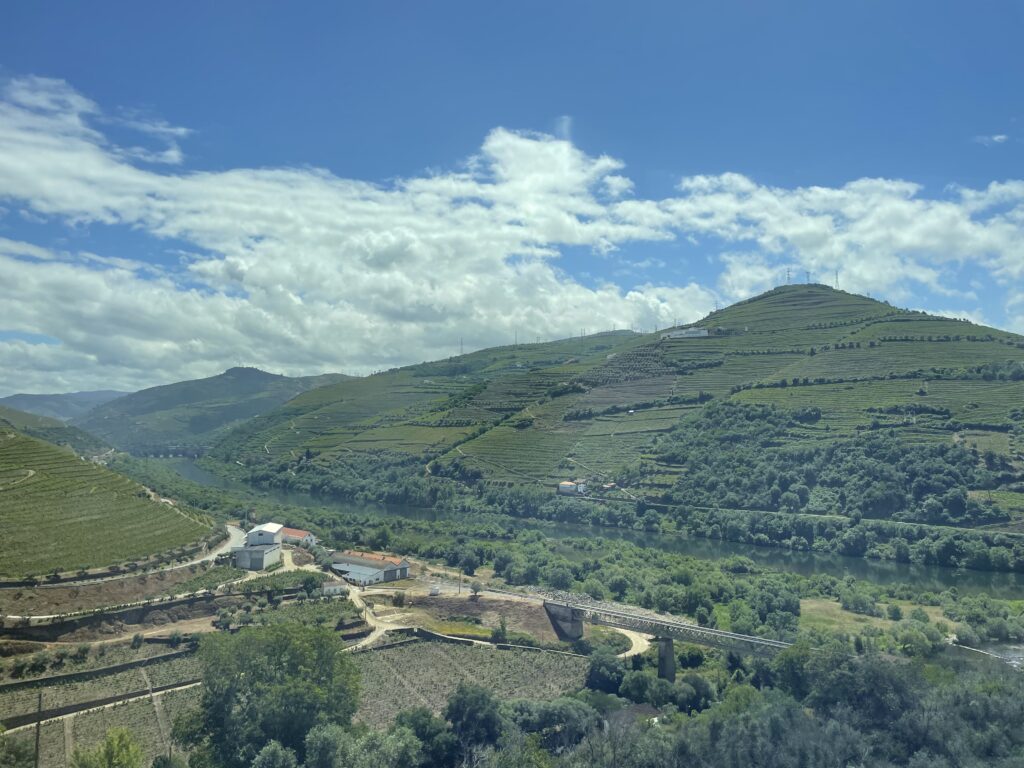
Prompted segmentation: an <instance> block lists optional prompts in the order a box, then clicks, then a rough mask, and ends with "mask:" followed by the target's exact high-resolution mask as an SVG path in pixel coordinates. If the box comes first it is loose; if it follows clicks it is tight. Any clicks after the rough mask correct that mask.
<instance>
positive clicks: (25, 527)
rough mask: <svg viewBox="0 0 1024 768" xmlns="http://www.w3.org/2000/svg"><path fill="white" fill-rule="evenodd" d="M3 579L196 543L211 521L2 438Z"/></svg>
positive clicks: (52, 453) (78, 463)
mask: <svg viewBox="0 0 1024 768" xmlns="http://www.w3.org/2000/svg"><path fill="white" fill-rule="evenodd" d="M0 509H2V510H3V522H4V535H3V537H0V575H2V576H21V575H27V574H44V573H47V572H49V571H51V570H58V571H73V570H76V569H79V568H93V567H97V566H107V565H111V564H114V563H118V562H123V561H126V560H134V559H138V558H144V557H148V556H150V555H153V554H156V553H158V552H164V551H167V550H170V549H173V548H175V547H180V546H182V545H184V544H188V543H190V542H194V541H195V540H197V539H198V538H200V537H202V536H203V535H204V534H206V533H208V532H209V530H210V526H209V524H208V522H207V521H206V520H205V519H200V518H199V517H198V516H197V517H195V518H193V517H190V516H188V515H186V514H185V513H183V512H181V511H179V510H178V509H176V508H173V507H170V506H168V505H165V504H158V503H156V502H153V501H150V500H149V499H148V498H147V497H146V492H145V490H144V489H142V488H141V487H140V486H139V485H137V484H135V483H133V482H132V481H130V480H128V479H127V478H124V477H122V476H120V475H117V474H115V473H113V472H110V471H109V470H106V469H104V468H102V467H98V466H96V465H94V464H91V463H89V462H86V461H83V460H81V459H79V458H77V457H76V456H74V455H73V454H71V453H69V452H66V451H63V450H61V449H59V448H56V447H55V446H52V445H50V444H48V443H44V442H42V441H40V440H35V439H33V438H30V437H25V436H23V435H20V434H18V433H16V432H2V431H0Z"/></svg>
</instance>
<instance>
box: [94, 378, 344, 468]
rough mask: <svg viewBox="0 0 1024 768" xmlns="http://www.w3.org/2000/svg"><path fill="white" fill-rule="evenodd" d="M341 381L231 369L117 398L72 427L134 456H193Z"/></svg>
mask: <svg viewBox="0 0 1024 768" xmlns="http://www.w3.org/2000/svg"><path fill="white" fill-rule="evenodd" d="M344 378H345V377H343V376H341V374H325V375H323V376H308V377H304V378H289V377H286V376H278V375H275V374H271V373H266V372H264V371H260V370H257V369H254V368H232V369H230V370H228V371H225V372H224V373H222V374H219V375H218V376H212V377H210V378H207V379H197V380H195V381H181V382H177V383H175V384H168V385H166V386H161V387H152V388H150V389H144V390H142V391H140V392H135V393H133V394H130V395H125V396H124V397H119V398H117V399H115V400H111V401H110V402H108V403H105V404H104V405H101V406H99V407H98V408H96V409H94V410H93V411H91V412H90V413H89V414H88V415H87V416H85V417H84V418H83V419H81V420H79V421H77V422H76V424H78V425H79V426H81V427H82V428H83V429H85V430H87V431H89V432H91V433H93V434H95V435H98V436H99V437H101V438H103V439H105V440H107V441H109V442H110V443H111V444H112V445H115V446H116V447H118V448H121V449H123V450H127V451H131V452H135V453H164V452H167V451H177V450H197V449H201V448H203V447H205V446H208V445H210V444H212V443H213V442H214V441H215V440H216V439H217V438H218V437H219V436H220V435H221V434H223V433H224V432H225V431H227V430H228V429H230V428H231V427H233V426H235V425H237V424H240V423H242V422H244V421H245V420H247V419H250V418H252V417H253V416H256V415H258V414H261V413H266V412H268V411H271V410H273V409H274V408H277V407H278V406H280V405H282V404H284V403H285V402H287V401H288V400H290V399H291V398H293V397H295V396H296V395H298V394H301V393H302V392H305V391H307V390H309V389H312V388H314V387H320V386H324V385H326V384H331V383H334V382H335V381H338V380H340V379H344Z"/></svg>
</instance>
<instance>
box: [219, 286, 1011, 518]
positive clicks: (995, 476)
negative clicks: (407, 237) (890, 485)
mask: <svg viewBox="0 0 1024 768" xmlns="http://www.w3.org/2000/svg"><path fill="white" fill-rule="evenodd" d="M693 328H696V329H706V330H707V332H708V335H707V336H703V337H700V336H697V337H688V338H685V337H684V338H664V337H663V336H664V335H665V333H666V332H665V331H662V332H659V333H657V334H648V335H637V334H632V333H626V332H621V333H612V334H600V335H596V336H589V337H585V338H576V339H566V340H562V341H557V342H550V343H543V344H525V345H519V346H516V347H501V348H495V349H488V350H482V351H479V352H475V353H472V354H468V355H463V356H460V357H454V358H451V359H449V360H445V361H438V362H434V363H424V364H421V365H414V366H409V367H406V368H401V369H395V370H392V371H388V372H385V373H381V374H377V375H375V376H371V377H367V378H365V379H359V380H352V381H343V382H340V383H338V384H335V385H333V386H330V387H324V388H321V389H317V390H313V391H310V392H307V393H306V394H304V395H302V396H300V397H297V398H296V399H295V400H293V401H291V402H290V403H288V404H287V405H286V406H284V407H282V408H279V409H277V410H276V411H274V412H272V413H270V414H267V415H266V416H262V417H260V418H257V419H253V420H252V421H251V422H249V423H247V424H245V425H243V426H241V427H240V428H238V429H236V430H234V431H232V432H231V433H230V434H228V435H227V436H226V437H225V438H224V439H223V440H222V441H221V442H220V443H219V444H218V445H217V446H216V447H215V448H214V450H213V451H212V455H213V456H214V457H216V458H219V459H220V460H222V461H224V462H226V463H229V464H233V463H234V462H235V461H241V462H243V463H244V464H246V465H247V473H248V479H250V480H252V481H255V482H257V483H264V484H274V485H281V486H287V487H295V488H299V489H304V490H311V491H313V492H319V493H326V494H335V495H346V494H349V495H351V494H352V493H353V492H354V491H358V492H360V493H364V494H370V495H377V496H381V495H383V496H385V497H387V498H391V499H392V500H399V499H400V498H401V497H400V496H398V495H391V496H389V495H388V494H390V493H392V491H391V489H392V488H394V487H395V483H394V481H393V480H392V481H390V482H386V483H383V484H380V483H377V484H376V487H373V486H374V485H375V484H374V482H365V478H368V477H369V478H372V477H374V476H376V477H381V476H383V474H382V473H384V474H386V473H387V472H391V471H392V470H394V469H396V468H398V467H404V471H405V472H409V471H414V472H415V471H418V472H419V473H420V474H421V475H422V469H420V470H415V467H421V468H422V467H423V466H424V465H426V464H429V467H428V469H429V471H430V472H431V473H433V474H434V475H435V476H437V475H443V476H447V477H450V478H453V479H457V480H459V481H461V482H462V483H464V484H465V483H469V484H472V485H475V486H476V487H478V488H480V489H483V490H484V491H486V489H495V490H500V489H508V488H516V487H518V488H524V489H525V488H533V489H538V491H542V492H543V493H544V494H548V495H550V494H551V493H552V489H553V487H554V485H555V483H557V482H558V481H560V480H564V479H567V478H576V477H583V478H587V479H588V480H590V485H591V487H593V486H594V485H595V481H600V482H601V483H603V482H606V481H617V482H618V483H619V485H620V486H621V485H623V484H626V485H627V486H628V490H626V491H615V492H614V493H613V494H612V495H614V496H617V497H618V498H621V499H623V500H630V501H636V500H638V499H643V500H645V501H646V502H649V503H663V502H664V503H668V504H670V505H673V506H675V505H680V504H700V505H702V506H716V505H719V506H723V507H731V508H736V509H742V510H763V511H771V512H777V511H782V506H781V505H780V502H779V500H778V498H777V497H773V498H772V501H771V504H769V505H767V506H765V505H761V504H760V502H759V499H761V496H760V494H759V493H754V492H753V491H751V492H750V493H749V494H744V493H742V492H740V493H733V494H731V495H730V496H729V500H728V503H726V501H725V495H726V494H725V493H724V492H723V493H721V494H717V495H716V494H715V493H710V495H709V493H708V492H707V491H706V490H702V491H700V492H699V493H698V492H697V490H696V489H694V488H692V487H691V486H688V485H687V482H686V481H685V480H684V479H683V478H684V476H685V475H686V472H687V467H686V466H685V465H684V464H683V463H680V461H678V460H677V459H676V458H674V456H675V455H678V454H679V450H678V448H679V446H678V441H679V440H681V439H685V435H686V434H687V432H686V430H698V431H699V430H701V429H712V430H714V429H717V428H718V426H717V424H715V423H707V422H701V421H700V419H701V417H702V414H704V413H706V412H707V413H710V417H709V418H714V419H717V418H719V417H721V418H726V419H727V416H723V412H721V411H719V410H712V411H710V412H709V411H707V408H708V406H709V405H716V404H720V403H724V402H730V403H733V404H736V405H737V406H738V407H741V408H744V409H746V410H744V413H749V414H754V416H752V417H750V418H760V417H758V416H756V414H757V413H758V412H757V410H756V408H757V407H758V406H776V407H780V408H782V409H784V410H785V411H786V413H787V414H799V413H804V411H805V410H806V409H811V410H810V411H808V413H810V414H812V415H811V416H807V415H806V414H805V415H804V416H799V418H798V417H797V416H796V415H794V416H787V417H786V419H789V422H787V423H786V424H781V423H780V424H779V425H777V434H775V435H774V437H772V438H771V441H773V442H770V444H769V443H766V445H765V448H766V451H762V453H764V454H765V455H767V454H768V453H771V452H772V451H774V450H776V449H778V450H785V451H789V450H797V449H806V450H807V451H809V452H810V453H809V454H808V455H809V456H810V455H811V453H814V454H815V456H817V453H815V452H820V450H822V449H823V448H824V447H828V446H832V445H834V444H837V443H839V442H841V441H846V440H855V439H856V440H859V439H861V438H863V437H864V436H865V435H868V434H869V433H884V434H885V435H886V436H890V435H891V436H892V439H894V440H896V441H897V443H898V444H899V445H901V446H905V447H906V446H911V447H913V446H929V445H931V446H940V447H941V446H952V445H959V446H963V447H964V448H970V449H977V451H979V452H980V453H979V454H978V456H980V454H981V453H984V454H985V455H986V456H988V458H987V459H986V464H987V469H986V472H987V474H983V475H978V476H977V478H976V479H971V478H975V475H974V473H973V470H972V471H971V472H967V470H966V469H965V468H964V466H963V459H962V457H959V456H957V457H953V458H950V457H946V458H949V460H950V461H953V462H954V464H956V466H957V469H956V470H955V471H956V472H959V473H960V475H958V476H959V477H960V480H959V481H958V482H959V483H960V485H961V486H963V487H962V488H961V490H962V491H963V492H964V493H967V492H969V493H970V494H971V498H972V499H973V498H975V496H977V494H980V493H981V492H982V491H984V492H985V494H986V496H985V501H986V503H987V502H988V501H993V502H995V501H998V503H999V506H1000V508H1001V509H1002V510H1003V512H1002V513H999V512H992V511H987V512H985V513H984V514H981V513H978V514H975V515H967V514H966V513H964V512H963V510H959V511H956V510H954V511H953V512H949V513H948V514H933V515H931V517H932V518H934V521H939V520H951V521H959V522H955V523H954V524H975V523H977V524H980V523H982V522H984V523H985V524H989V523H998V525H999V526H1001V527H1002V528H1004V529H1006V530H1011V529H1015V528H1017V527H1019V524H1018V523H1017V522H1010V520H1009V519H1008V518H1013V520H1014V521H1017V520H1019V519H1020V518H1024V494H1022V493H1021V491H1022V490H1024V485H1021V482H1022V479H1024V475H1022V473H1021V463H1020V458H1021V452H1022V450H1024V446H1022V444H1021V438H1020V432H1021V426H1022V424H1024V421H1022V419H1024V365H1022V364H1024V337H1021V336H1019V335H1015V334H1012V333H1008V332H1004V331H1000V330H996V329H993V328H986V327H982V326H978V325H974V324H972V323H968V322H964V321H959V320H952V319H948V318H943V317H935V316H930V315H927V314H924V313H920V312H911V311H907V310H902V309H897V308H895V307H892V306H890V305H889V304H886V303H883V302H879V301H875V300H872V299H869V298H866V297H863V296H857V295H853V294H849V293H845V292H842V291H837V290H833V289H831V288H828V287H826V286H823V285H794V286H784V287H780V288H777V289H775V290H772V291H769V292H767V293H765V294H762V295H761V296H758V297H755V298H753V299H750V300H747V301H744V302H741V303H738V304H735V305H733V306H730V307H727V308H725V309H722V310H720V311H717V312H714V313H712V314H710V315H709V316H707V317H706V318H704V319H703V320H702V321H701V322H699V323H695V324H693ZM676 330H680V329H676ZM728 418H731V417H728ZM801 419H802V420H801ZM783 421H785V419H784V420H783ZM670 433H671V434H670ZM723 439H728V438H727V437H724V438H723ZM743 439H746V438H743ZM751 439H753V438H751ZM757 439H763V440H768V438H766V437H764V436H761V437H758V438H757ZM659 440H660V442H659ZM673 441H674V442H675V444H673ZM876 448H877V446H876ZM878 450H881V449H878ZM900 450H903V449H900ZM906 450H910V448H906ZM382 452H383V453H382ZM904 452H905V451H904ZM736 455H738V454H736ZM872 456H873V454H872ZM861 458H862V460H863V461H868V460H869V459H870V460H872V461H874V460H877V459H875V458H871V457H870V456H869V457H864V456H862V457H861ZM819 460H825V459H820V458H815V461H819ZM928 460H929V461H930V460H931V459H928ZM943 460H945V459H943ZM973 461H974V462H978V461H980V458H975V459H973ZM958 462H959V463H958ZM787 466H788V465H787ZM388 468H391V469H388ZM695 468H696V467H695ZM705 469H706V468H705ZM946 469H947V470H949V471H950V472H953V471H954V470H953V469H949V467H946ZM702 471H703V469H702ZM936 471H938V470H936ZM943 471H945V470H943ZM964 472H967V474H968V475H970V478H967V475H965V474H964ZM769 474H770V473H769ZM392 475H393V472H392ZM393 476H394V475H393ZM766 476H767V475H766ZM965 478H966V479H965ZM911 480H912V478H910V479H907V480H906V482H907V484H909V483H910V482H911ZM790 483H791V481H789V480H786V481H785V482H784V483H783V484H784V485H787V486H788V485H789V484H790ZM940 485H941V483H940ZM807 487H808V489H810V490H814V487H815V484H814V483H808V484H807ZM907 492H908V493H909V489H908V491H907ZM836 493H838V491H836ZM920 493H924V492H923V491H921V492H920ZM935 493H936V494H937V493H938V491H935ZM838 498H839V496H836V497H835V498H833V497H832V496H829V495H828V494H825V495H824V496H822V495H821V494H815V496H814V499H813V502H812V501H811V500H810V499H801V503H800V504H799V505H797V506H796V507H793V506H792V504H791V505H790V507H789V508H788V509H790V511H800V512H818V513H826V512H827V513H829V514H831V515H832V516H833V519H834V518H835V516H836V515H839V514H847V513H849V514H852V512H850V511H849V510H847V511H846V512H843V511H842V509H841V508H840V506H839V505H838V501H837V499H838ZM830 499H831V500H832V501H831V502H830ZM413 500H415V501H417V502H419V501H420V499H415V498H414V499H413ZM709 500H710V501H711V502H712V503H709ZM922 500H923V497H921V498H917V499H915V500H913V501H914V502H915V504H916V503H917V502H921V501H922ZM833 502H834V503H833ZM950 503H952V502H950ZM932 506H934V505H932ZM908 509H909V507H908ZM915 509H916V507H915ZM896 511H898V510H897V509H896V508H895V507H894V508H893V514H895V512H896ZM932 511H933V512H934V510H932ZM907 514H908V515H911V517H910V518H908V519H916V518H914V517H913V515H918V516H919V517H920V515H922V514H923V513H920V511H916V512H910V511H908V512H907ZM894 519H896V518H894Z"/></svg>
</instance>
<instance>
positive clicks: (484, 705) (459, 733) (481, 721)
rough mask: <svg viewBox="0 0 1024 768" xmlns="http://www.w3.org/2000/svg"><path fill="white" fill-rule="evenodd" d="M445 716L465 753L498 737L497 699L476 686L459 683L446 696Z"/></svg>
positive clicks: (488, 744)
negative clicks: (447, 696)
mask: <svg viewBox="0 0 1024 768" xmlns="http://www.w3.org/2000/svg"><path fill="white" fill-rule="evenodd" d="M444 716H445V719H446V720H447V721H448V722H449V723H451V726H452V733H454V734H455V738H456V739H458V741H459V745H460V746H461V747H462V751H463V752H464V753H468V752H470V751H471V750H472V749H473V748H475V747H487V746H493V745H494V744H496V743H497V741H498V738H499V737H500V736H501V730H502V729H501V715H500V714H499V713H498V702H497V701H496V700H495V699H494V695H493V694H492V693H491V692H490V691H488V690H487V689H486V688H482V687H481V686H479V685H475V684H472V683H460V684H459V687H458V688H456V689H455V693H453V694H452V695H451V697H450V698H449V699H448V706H447V707H445V710H444Z"/></svg>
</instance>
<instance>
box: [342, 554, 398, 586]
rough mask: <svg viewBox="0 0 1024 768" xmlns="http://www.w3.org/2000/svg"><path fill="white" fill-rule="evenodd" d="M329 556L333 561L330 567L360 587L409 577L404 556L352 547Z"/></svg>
mask: <svg viewBox="0 0 1024 768" xmlns="http://www.w3.org/2000/svg"><path fill="white" fill-rule="evenodd" d="M331 557H332V559H333V561H334V563H333V564H332V565H331V569H332V570H333V571H334V572H335V573H337V574H339V575H340V576H341V577H342V578H343V579H345V580H346V581H349V582H351V583H353V584H358V585H359V586H361V587H365V586H366V585H367V584H379V583H381V582H385V581H397V580H398V579H406V578H408V577H409V561H408V560H406V559H405V558H404V557H394V556H392V555H382V554H380V553H378V552H356V551H355V550H352V549H346V550H345V551H344V552H336V553H334V555H332V556H331Z"/></svg>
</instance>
